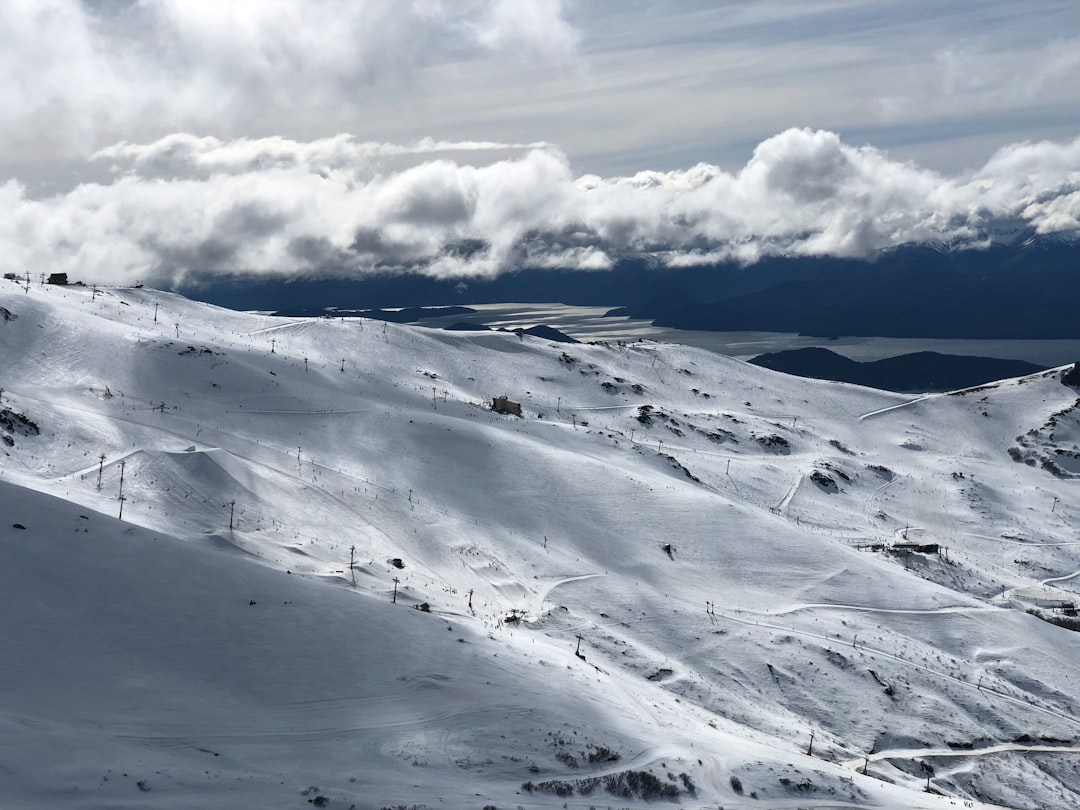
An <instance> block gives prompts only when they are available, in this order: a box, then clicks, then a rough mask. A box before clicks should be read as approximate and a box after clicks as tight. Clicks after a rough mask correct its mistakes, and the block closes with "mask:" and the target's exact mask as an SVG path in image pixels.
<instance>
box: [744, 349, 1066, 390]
mask: <svg viewBox="0 0 1080 810" xmlns="http://www.w3.org/2000/svg"><path fill="white" fill-rule="evenodd" d="M750 362H751V363H753V364H754V365H755V366H762V367H763V368H771V369H772V370H773V371H782V372H784V373H785V374H794V375H795V376H797V377H814V378H816V379H820V380H837V381H839V382H848V383H855V384H857V385H866V386H869V387H870V388H881V389H885V390H887V391H919V392H922V391H952V390H954V389H957V388H970V387H972V386H975V385H983V384H984V383H988V382H993V381H994V380H1002V379H1006V378H1009V377H1022V376H1024V375H1025V374H1034V373H1035V372H1037V371H1043V370H1044V369H1045V368H1046V367H1045V366H1038V365H1035V364H1034V363H1028V362H1025V361H1023V360H999V359H997V358H994V357H969V356H963V355H956V354H939V353H938V352H914V353H912V354H901V355H897V356H896V357H887V358H885V359H883V360H874V361H872V362H865V363H861V362H858V361H856V360H851V359H849V358H847V357H844V356H843V355H840V354H837V353H836V352H833V351H829V350H828V349H821V348H808V349H792V350H790V351H783V352H772V353H769V354H762V355H758V356H757V357H755V358H754V359H753V360H751V361H750Z"/></svg>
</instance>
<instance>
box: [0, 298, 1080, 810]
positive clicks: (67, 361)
mask: <svg viewBox="0 0 1080 810" xmlns="http://www.w3.org/2000/svg"><path fill="white" fill-rule="evenodd" d="M2 284H3V285H4V289H3V291H2V292H0V306H2V307H3V308H4V310H5V311H6V313H7V314H6V315H5V317H4V319H3V320H2V321H0V352H2V357H3V363H2V365H0V388H2V389H3V391H2V394H0V439H3V443H2V444H0V452H2V453H3V455H0V515H2V518H3V519H2V520H0V615H2V616H3V617H4V620H3V622H2V623H0V650H2V651H3V654H2V655H0V686H2V688H0V728H2V733H0V796H3V805H4V807H5V808H21V807H57V808H61V807H65V808H66V807H72V808H100V807H150V808H190V807H265V808H292V807H297V808H299V807H308V806H312V805H317V806H323V805H326V806H329V807H350V806H355V807H356V808H383V807H395V806H399V805H404V806H408V807H412V806H419V807H429V808H435V807H453V808H476V809H477V810H480V808H483V807H489V806H494V807H498V808H516V807H523V808H534V807H558V806H563V805H564V803H565V806H567V807H590V806H596V807H620V808H621V807H634V808H636V807H640V806H644V805H645V804H646V803H647V797H649V796H655V795H666V796H668V798H667V799H666V801H669V802H672V803H674V802H678V804H679V805H681V806H684V807H694V808H706V807H708V808H715V807H717V806H723V807H725V808H753V807H761V808H795V807H800V808H835V807H845V808H872V807H873V808H878V807H879V808H951V807H957V808H960V807H974V808H986V807H996V806H998V807H1014V808H1032V807H1041V808H1073V807H1075V806H1077V804H1078V803H1080V792H1078V791H1077V785H1080V690H1078V688H1077V678H1078V677H1080V676H1078V674H1077V673H1078V672H1080V636H1078V635H1077V634H1076V633H1073V632H1070V631H1069V630H1068V629H1065V628H1063V627H1060V626H1055V625H1054V624H1052V623H1050V622H1049V621H1046V620H1044V619H1054V620H1057V621H1059V622H1062V623H1067V622H1068V621H1070V617H1069V616H1068V615H1067V614H1065V613H1062V612H1058V611H1057V610H1056V609H1057V608H1059V607H1060V606H1061V605H1062V604H1063V603H1069V604H1072V603H1074V602H1075V601H1077V599H1078V598H1080V596H1078V594H1077V590H1078V587H1080V576H1078V575H1077V574H1078V572H1080V538H1078V536H1077V532H1076V520H1077V517H1078V516H1080V506H1078V505H1077V499H1076V487H1077V478H1078V477H1080V453H1078V452H1077V447H1076V445H1077V443H1078V442H1080V421H1078V415H1080V406H1078V401H1077V393H1078V392H1077V390H1076V389H1074V388H1070V387H1068V386H1066V385H1064V384H1063V383H1062V382H1061V376H1062V370H1060V369H1058V370H1054V371H1050V372H1047V373H1045V374H1041V375H1035V376H1032V377H1028V378H1021V379H1017V380H1009V381H1004V382H1001V383H998V384H993V385H989V386H985V387H982V388H980V389H978V390H972V391H966V392H959V393H956V394H952V395H933V396H926V397H914V398H913V397H909V396H903V395H898V394H890V393H884V392H879V391H874V390H871V389H866V388H859V387H856V386H851V385H845V384H839V383H827V382H820V381H813V380H804V379H798V378H793V377H787V376H784V375H781V374H777V373H774V372H771V371H768V370H765V369H760V368H757V367H754V366H750V365H748V364H745V363H741V362H738V361H735V360H732V359H730V358H726V357H722V356H719V355H715V354H711V353H709V352H705V351H701V350H697V349H692V348H687V347H682V346H673V345H660V344H655V343H647V342H642V343H635V344H628V345H575V346H565V345H561V344H555V343H550V342H547V341H544V340H541V339H538V338H533V337H528V336H524V337H520V338H519V337H517V336H514V335H509V334H498V333H467V332H464V333H463V332H445V331H436V330H425V329H421V328H414V327H407V326H398V325H394V324H386V323H381V322H374V321H368V320H363V319H349V320H328V319H308V320H289V319H275V318H270V317H264V316H257V315H248V314H241V313H236V312H230V311H226V310H220V309H215V308H213V307H209V306H206V305H202V304H196V303H192V302H189V301H187V300H185V299H183V298H179V297H176V296H172V295H167V294H163V293H158V292H155V291H151V290H142V289H140V290H120V289H114V290H98V291H96V292H95V291H92V290H91V289H89V288H78V287H67V288H60V287H38V286H31V287H30V288H29V289H28V290H26V291H24V290H23V289H22V288H21V287H19V286H17V285H15V284H10V282H2ZM9 316H10V317H9ZM500 395H506V396H508V397H509V398H510V399H511V400H513V401H518V402H520V403H521V404H522V408H523V412H524V417H523V418H518V417H515V416H509V415H501V414H497V413H494V412H492V411H491V409H490V402H491V398H492V397H495V396H500ZM102 455H104V459H103V460H102V458H101V456H102ZM121 475H123V495H124V500H123V501H120V500H119V499H118V495H119V492H120V484H121ZM99 481H100V485H99ZM233 502H235V504H234V506H235V514H234V520H235V522H234V528H233V529H230V528H229V520H230V507H231V505H232V504H233ZM121 505H122V506H123V521H120V520H117V515H118V514H119V511H120V506H121ZM905 543H907V544H911V545H917V546H919V547H921V549H922V550H921V551H905V550H903V549H902V548H899V547H897V544H905ZM934 545H937V546H940V548H939V549H938V550H939V552H940V553H933V548H932V546H934ZM665 546H667V548H665ZM351 547H355V559H356V565H355V568H354V570H352V571H350V570H349V560H350V548H351ZM875 549H876V550H875ZM395 580H396V582H395ZM395 586H396V588H397V600H396V603H394V602H393V601H392V600H393V595H394V591H395ZM470 599H471V608H470V606H469V605H470ZM423 604H426V605H427V606H428V607H429V610H430V612H426V611H424V610H418V609H414V608H417V607H420V606H421V605H423ZM1031 611H1036V612H1038V613H1040V614H1041V615H1042V616H1043V617H1044V618H1039V617H1037V616H1036V615H1033V614H1032V613H1031ZM519 616H520V617H521V618H520V619H519V620H515V619H517V617H519ZM579 642H580V644H581V647H580V656H578V655H575V650H576V649H577V645H578V644H579ZM811 738H812V739H813V748H812V755H808V751H809V749H810V745H811ZM864 768H865V769H866V770H867V771H868V772H867V774H866V775H864V774H863V773H862V771H863V769H864ZM927 787H929V790H927Z"/></svg>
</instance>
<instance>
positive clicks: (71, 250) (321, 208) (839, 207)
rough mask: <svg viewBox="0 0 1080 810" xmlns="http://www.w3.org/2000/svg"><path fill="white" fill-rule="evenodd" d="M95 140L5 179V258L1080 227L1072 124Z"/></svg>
mask: <svg viewBox="0 0 1080 810" xmlns="http://www.w3.org/2000/svg"><path fill="white" fill-rule="evenodd" d="M388 156H389V157H392V158H394V159H395V160H399V159H400V160H404V161H405V162H404V163H393V164H392V165H391V164H387V163H385V162H384V161H385V160H386V158H387V157H388ZM470 156H471V157H473V158H477V157H483V158H484V159H483V160H473V159H470ZM95 160H96V161H98V162H106V163H108V164H109V165H111V166H113V167H114V168H115V169H116V174H115V179H114V180H112V181H111V182H107V183H84V184H82V185H79V186H77V187H76V188H74V189H72V190H71V191H69V192H66V193H61V194H54V195H51V196H45V197H34V196H33V195H32V194H31V193H30V192H29V191H28V190H27V189H26V188H25V187H24V186H22V185H20V184H19V183H17V182H14V181H9V182H8V183H6V184H5V185H3V186H0V208H2V209H3V210H4V211H5V212H7V216H5V217H4V218H2V219H0V268H2V269H3V270H4V271H5V272H18V273H22V272H26V271H30V272H32V273H37V272H44V271H49V272H56V271H67V272H68V273H70V274H71V275H72V276H73V277H75V278H81V279H83V280H86V281H96V282H117V283H129V282H133V281H137V280H138V281H144V282H146V283H152V284H166V285H167V284H170V283H173V282H176V281H178V280H181V279H188V280H192V279H197V278H206V277H212V276H216V275H221V274H236V275H241V276H243V275H247V276H260V275H290V274H307V275H314V274H322V275H337V276H345V275H363V274H372V273H385V272H415V273H423V274H427V275H433V276H439V277H447V278H451V277H463V278H464V277H490V276H494V275H497V274H499V273H502V272H507V271H511V270H514V269H516V268H520V267H523V266H529V267H540V268H544V267H573V268H580V269H589V270H603V269H606V268H608V267H610V266H611V265H612V264H613V262H615V261H616V260H618V259H619V258H621V257H626V256H647V257H651V259H652V260H653V261H655V262H656V263H658V264H661V265H667V266H673V267H674V266H686V265H691V264H708V263H713V262H717V261H723V260H735V261H741V262H753V261H755V260H756V259H758V258H760V257H762V256H765V255H781V254H783V255H815V256H837V257H870V256H873V255H874V254H875V253H876V252H878V251H881V250H885V249H889V248H893V247H897V246H901V245H907V244H923V243H933V244H946V245H951V246H953V247H980V246H983V245H984V244H985V243H986V239H987V233H988V231H990V230H992V229H994V228H995V227H997V226H998V224H999V223H1002V222H1008V223H1013V224H1019V226H1021V227H1024V228H1027V229H1030V230H1032V231H1037V232H1042V233H1051V232H1053V233H1062V232H1066V233H1074V234H1080V138H1077V139H1075V140H1073V141H1070V142H1064V143H1058V142H1049V141H1047V142H1038V143H1023V144H1017V145H1013V146H1008V147H1005V148H1003V149H1001V150H1000V151H998V152H997V153H996V154H994V155H993V156H992V157H991V158H990V160H989V161H987V163H986V164H985V165H984V166H983V167H982V168H980V169H978V170H977V171H975V172H973V173H969V174H967V175H964V176H945V175H942V174H939V173H937V172H933V171H930V170H928V169H925V168H922V167H919V166H917V165H914V164H911V163H906V162H899V161H896V160H893V159H890V158H889V156H888V155H887V154H885V153H884V152H882V151H880V150H877V149H874V148H872V147H869V146H852V145H850V144H847V143H844V142H843V141H842V140H841V138H840V137H839V136H838V135H836V134H835V133H832V132H828V131H823V130H810V129H790V130H786V131H784V132H781V133H779V134H777V135H775V136H773V137H771V138H769V139H767V140H765V141H763V142H762V143H760V144H759V145H758V146H757V147H756V148H755V149H754V151H753V154H752V155H751V157H750V159H749V160H748V161H747V162H746V164H745V165H744V166H743V167H741V168H740V169H738V170H736V171H727V170H724V169H721V168H720V167H717V166H714V165H709V164H698V165H696V166H693V167H690V168H688V169H685V170H680V171H671V172H655V171H648V172H640V173H637V174H634V175H631V176H625V177H600V176H596V175H585V176H576V175H575V174H574V172H573V171H572V170H571V166H570V163H569V161H568V160H567V158H566V156H565V155H564V154H563V153H562V152H560V151H559V150H558V149H556V148H554V147H551V146H546V145H542V144H539V145H536V144H498V143H477V142H462V143H451V142H436V141H420V142H417V143H414V144H404V145H398V144H374V143H367V142H362V141H359V140H357V139H355V138H353V137H351V136H348V135H341V136H337V137H335V138H327V139H322V140H318V141H313V142H309V143H305V142H298V141H291V140H287V139H282V138H267V139H239V140H235V141H222V140H218V139H214V138H199V137H195V136H191V135H184V134H178V135H174V136H170V137H167V138H164V139H161V140H159V141H155V142H153V143H149V144H144V145H138V144H129V143H122V144H118V145H116V146H113V147H109V148H107V149H104V150H101V151H100V152H99V153H98V154H97V156H96V158H95Z"/></svg>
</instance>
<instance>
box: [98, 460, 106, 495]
mask: <svg viewBox="0 0 1080 810" xmlns="http://www.w3.org/2000/svg"><path fill="white" fill-rule="evenodd" d="M104 471H105V454H104V453H102V454H101V455H100V456H98V468H97V488H98V489H101V474H102V473H103V472H104Z"/></svg>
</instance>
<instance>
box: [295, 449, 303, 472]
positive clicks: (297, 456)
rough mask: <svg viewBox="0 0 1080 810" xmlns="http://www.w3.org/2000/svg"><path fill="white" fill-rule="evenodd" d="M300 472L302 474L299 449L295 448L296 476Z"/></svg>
mask: <svg viewBox="0 0 1080 810" xmlns="http://www.w3.org/2000/svg"><path fill="white" fill-rule="evenodd" d="M301 472H302V470H301V468H300V448H299V447H297V448H296V474H297V475H300V473H301Z"/></svg>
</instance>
